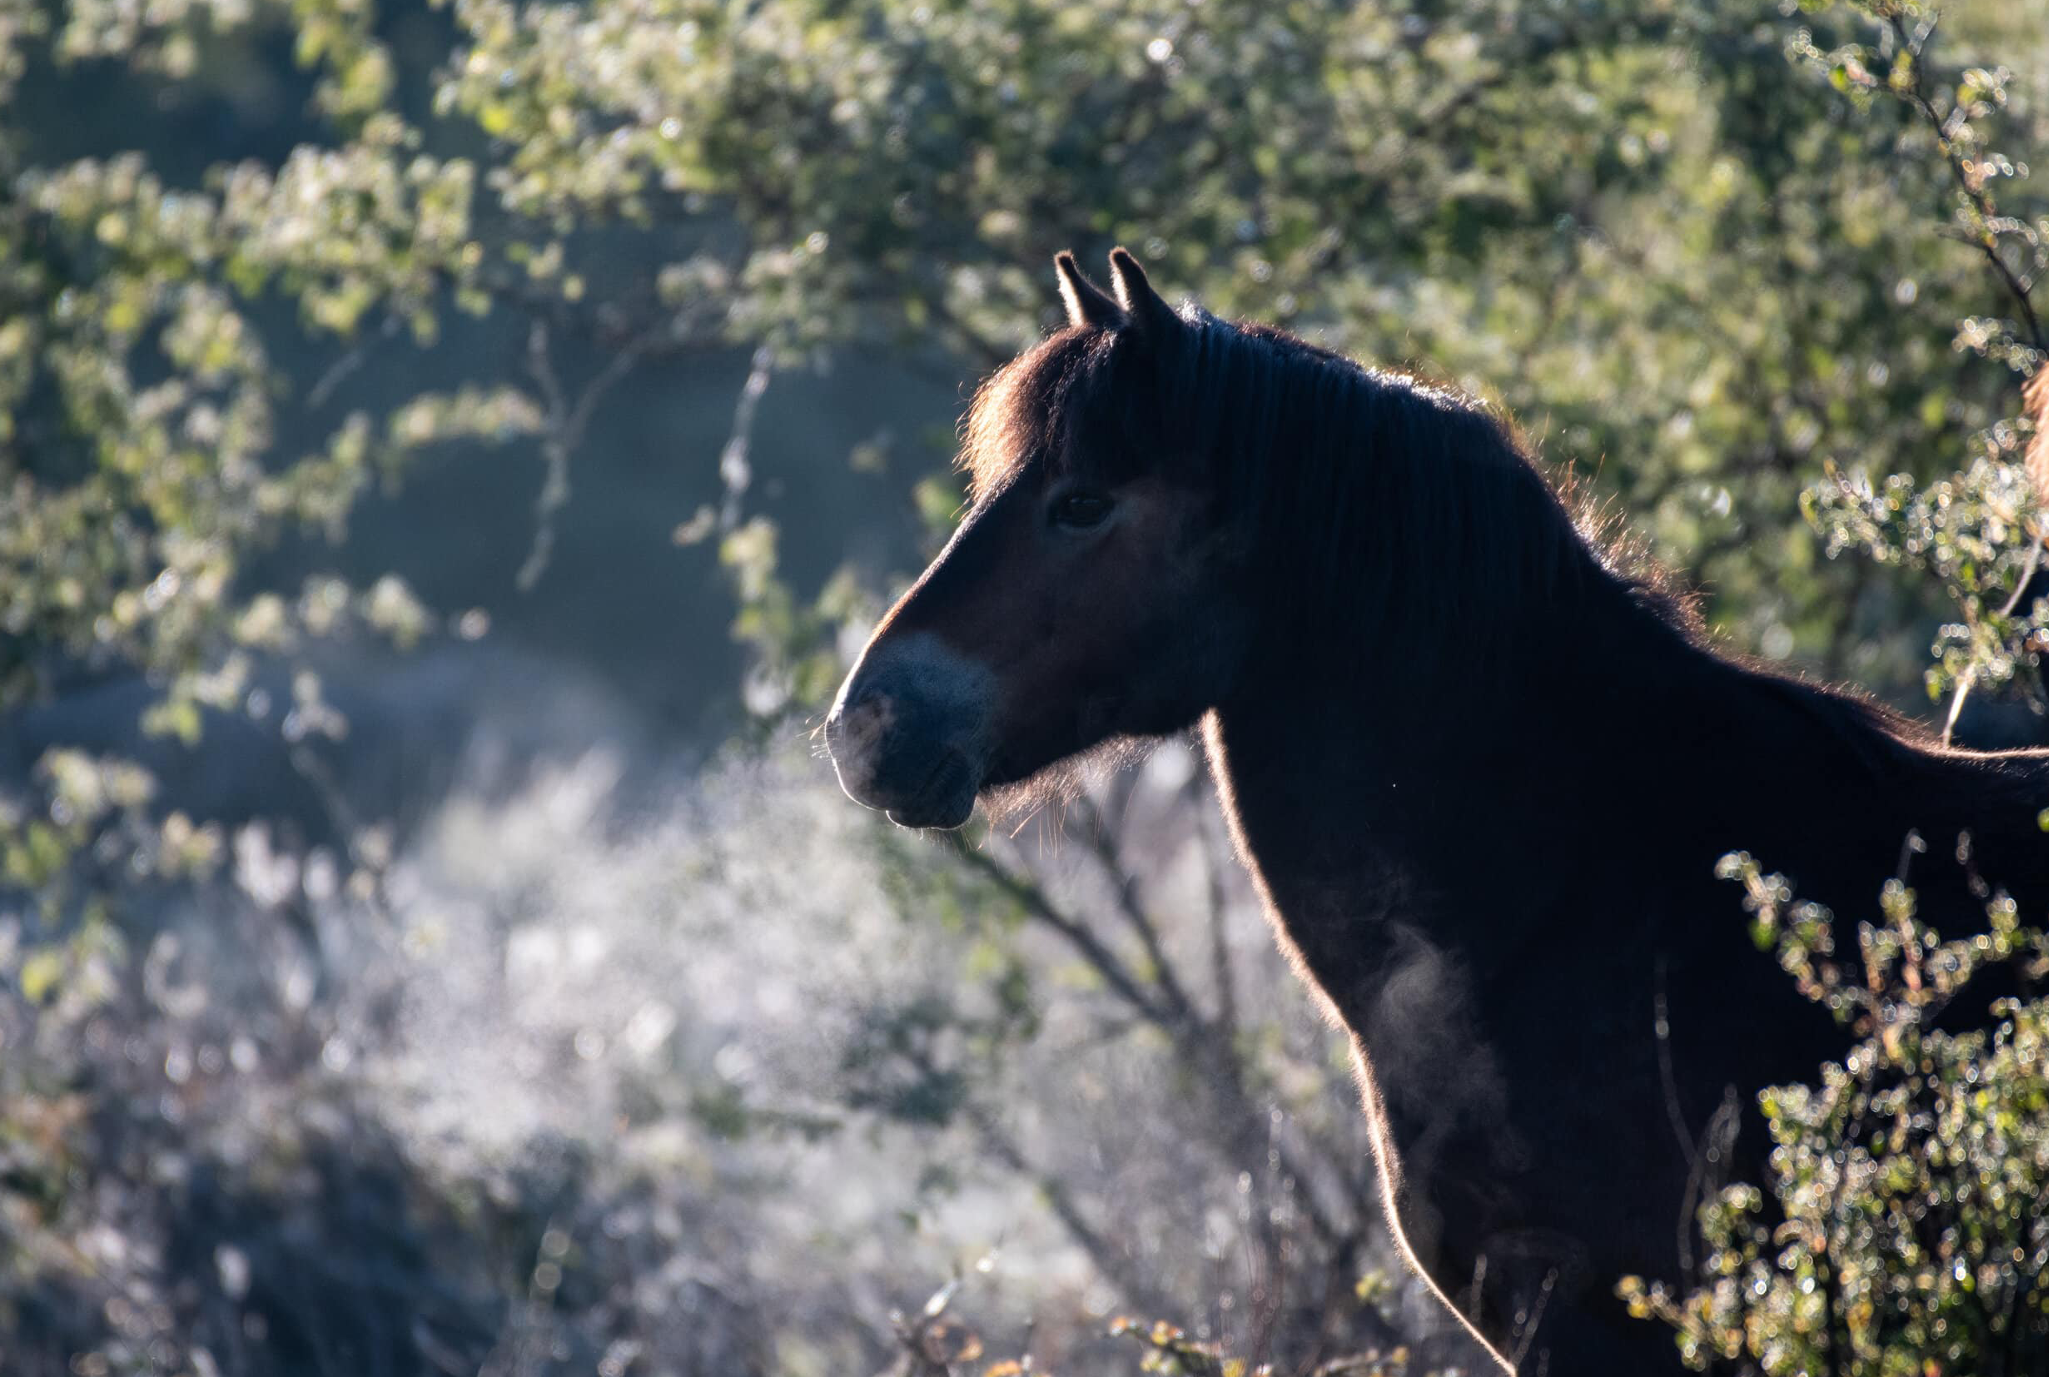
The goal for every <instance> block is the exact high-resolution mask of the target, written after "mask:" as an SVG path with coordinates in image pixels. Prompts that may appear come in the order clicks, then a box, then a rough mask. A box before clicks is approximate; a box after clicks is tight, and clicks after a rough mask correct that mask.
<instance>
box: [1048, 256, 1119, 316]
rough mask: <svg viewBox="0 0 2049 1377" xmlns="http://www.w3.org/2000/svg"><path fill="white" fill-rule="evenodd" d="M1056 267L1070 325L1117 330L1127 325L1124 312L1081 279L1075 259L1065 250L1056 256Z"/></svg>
mask: <svg viewBox="0 0 2049 1377" xmlns="http://www.w3.org/2000/svg"><path fill="white" fill-rule="evenodd" d="M1053 267H1054V268H1055V269H1056V270H1057V271H1058V272H1059V274H1060V299H1061V300H1062V301H1064V302H1066V303H1067V323H1068V324H1069V325H1095V326H1100V327H1102V328H1103V329H1105V330H1114V329H1116V328H1117V327H1118V326H1120V325H1122V324H1123V323H1124V312H1122V311H1120V310H1118V309H1117V303H1116V302H1114V301H1112V300H1111V299H1110V298H1109V296H1108V295H1106V294H1105V293H1104V291H1103V289H1102V288H1101V287H1098V286H1097V285H1096V284H1095V283H1093V282H1091V281H1089V280H1088V279H1087V278H1086V277H1083V276H1082V275H1081V268H1080V266H1079V265H1077V264H1076V263H1075V261H1074V255H1073V254H1071V253H1069V252H1067V251H1066V250H1065V249H1063V250H1061V251H1060V252H1059V253H1056V254H1054V255H1053Z"/></svg>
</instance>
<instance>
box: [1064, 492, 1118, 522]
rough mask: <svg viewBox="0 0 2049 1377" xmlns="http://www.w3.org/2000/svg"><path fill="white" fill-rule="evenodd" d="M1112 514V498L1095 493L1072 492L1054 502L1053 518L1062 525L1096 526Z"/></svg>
mask: <svg viewBox="0 0 2049 1377" xmlns="http://www.w3.org/2000/svg"><path fill="white" fill-rule="evenodd" d="M1109 514H1110V499H1109V498H1107V497H1098V496H1096V495H1095V494H1094V493H1086V492H1078V493H1070V494H1068V495H1067V496H1066V497H1063V498H1061V499H1060V500H1059V501H1058V502H1055V503H1054V504H1053V520H1054V521H1056V522H1058V523H1059V524H1060V525H1062V526H1094V525H1097V524H1098V523H1100V522H1101V521H1102V519H1103V518H1104V517H1106V516H1108V515H1109Z"/></svg>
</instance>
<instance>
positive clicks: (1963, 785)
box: [1205, 580, 2049, 1013]
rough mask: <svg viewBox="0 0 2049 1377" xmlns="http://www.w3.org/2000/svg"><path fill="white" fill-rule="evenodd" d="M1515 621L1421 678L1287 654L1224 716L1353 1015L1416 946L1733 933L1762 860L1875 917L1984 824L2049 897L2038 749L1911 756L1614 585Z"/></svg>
mask: <svg viewBox="0 0 2049 1377" xmlns="http://www.w3.org/2000/svg"><path fill="white" fill-rule="evenodd" d="M1492 626H1493V627H1494V628H1505V627H1514V628H1516V633H1515V636H1514V640H1513V641H1512V642H1504V641H1503V640H1502V639H1501V636H1500V635H1496V636H1494V638H1493V639H1492V640H1490V641H1489V642H1488V643H1487V649H1488V652H1489V653H1488V656H1487V657H1486V658H1485V659H1484V660H1483V659H1481V658H1480V657H1478V656H1477V655H1476V656H1475V658H1474V659H1473V661H1472V663H1470V664H1467V665H1460V664H1458V663H1456V662H1449V661H1448V662H1446V663H1444V664H1441V665H1438V666H1436V667H1435V670H1434V672H1432V673H1430V674H1428V675H1426V676H1424V677H1423V678H1422V680H1421V681H1420V682H1416V683H1404V682H1402V681H1401V680H1400V678H1399V676H1398V675H1396V674H1392V673H1389V672H1387V671H1383V672H1382V673H1380V674H1378V675H1364V676H1362V675H1358V674H1340V673H1336V672H1333V666H1334V665H1337V664H1340V663H1344V662H1345V661H1346V659H1347V658H1349V661H1350V662H1351V663H1353V664H1365V663H1369V661H1368V660H1367V659H1366V657H1365V655H1364V653H1363V652H1364V651H1365V649H1366V647H1365V646H1363V645H1355V646H1352V647H1350V648H1349V655H1348V656H1347V655H1345V654H1339V655H1336V656H1334V654H1333V651H1332V648H1331V646H1330V645H1329V644H1328V643H1323V644H1320V645H1318V646H1316V647H1308V646H1304V647H1302V648H1301V649H1300V650H1299V651H1298V652H1297V653H1294V654H1290V653H1288V652H1287V651H1286V650H1284V649H1282V648H1279V647H1269V648H1268V650H1267V653H1265V654H1262V655H1261V656H1260V657H1258V659H1257V661H1256V663H1257V665H1258V668H1257V671H1256V672H1255V673H1253V674H1251V675H1250V676H1248V678H1247V680H1246V682H1244V683H1243V684H1241V685H1240V687H1239V689H1238V691H1237V692H1236V693H1235V694H1233V695H1232V697H1231V698H1230V699H1229V700H1227V701H1226V702H1224V703H1223V704H1220V705H1219V706H1218V707H1217V709H1216V710H1215V711H1213V712H1212V713H1211V714H1210V716H1209V718H1208V719H1207V721H1206V724H1205V731H1206V736H1207V740H1208V745H1209V749H1210V757H1211V762H1212V766H1213V769H1214V771H1215V774H1216V776H1217V779H1218V784H1219V789H1220V793H1221V794H1222V796H1223V799H1224V802H1225V809H1226V813H1227V815H1228V816H1229V817H1230V819H1231V823H1232V827H1233V831H1234V835H1235V837H1236V839H1237V841H1238V845H1239V849H1240V852H1241V854H1242V855H1243V857H1244V858H1245V860H1246V861H1247V863H1248V866H1249V868H1250V869H1251V870H1252V872H1253V874H1254V877H1255V880H1256V881H1257V883H1258V884H1259V886H1260V888H1261V891H1262V896H1263V898H1264V899H1265V900H1266V902H1267V905H1268V908H1269V911H1270V912H1271V913H1272V915H1273V916H1274V918H1275V920H1276V922H1277V923H1278V924H1279V925H1280V927H1281V928H1282V931H1283V934H1284V936H1285V937H1286V938H1287V939H1288V940H1289V941H1290V942H1291V943H1292V945H1293V946H1294V948H1295V949H1296V951H1297V953H1298V956H1299V959H1300V960H1301V961H1302V962H1303V963H1304V964H1305V965H1306V966H1307V967H1308V968H1309V969H1310V971H1311V973H1312V974H1314V975H1315V977H1316V979H1317V981H1318V983H1319V984H1320V985H1321V986H1322V987H1323V989H1324V990H1325V991H1326V992H1327V993H1328V994H1329V995H1330V997H1331V998H1332V999H1333V1000H1334V1001H1335V1002H1336V1003H1337V1004H1338V1006H1339V1010H1340V1012H1341V1013H1344V1012H1345V1011H1346V1010H1345V1006H1346V1005H1347V1003H1348V1000H1349V998H1350V997H1352V995H1353V994H1354V993H1355V994H1356V996H1357V997H1359V998H1370V997H1371V995H1372V992H1373V991H1374V990H1375V989H1376V988H1377V986H1376V981H1375V974H1376V972H1377V971H1380V970H1381V969H1383V966H1384V963H1385V962H1387V961H1389V960H1392V959H1396V958H1395V954H1396V953H1398V952H1399V951H1401V950H1402V949H1403V948H1404V946H1405V945H1407V938H1408V937H1410V936H1420V937H1423V938H1425V939H1427V940H1428V941H1430V942H1432V943H1435V944H1439V945H1442V946H1448V947H1451V948H1453V949H1457V950H1461V951H1463V952H1464V953H1465V954H1466V955H1467V956H1468V957H1472V956H1473V955H1474V953H1477V952H1480V951H1484V950H1485V949H1487V948H1489V947H1490V946H1491V947H1492V948H1494V949H1495V950H1497V951H1498V950H1500V949H1502V948H1503V947H1504V946H1506V947H1509V948H1512V947H1513V946H1514V944H1515V943H1514V941H1513V940H1510V941H1507V942H1505V943H1504V941H1503V940H1502V939H1504V938H1513V937H1514V935H1515V934H1516V933H1517V932H1518V931H1521V932H1527V931H1528V930H1529V929H1530V928H1531V927H1532V926H1533V925H1540V924H1543V923H1545V922H1546V921H1547V920H1552V921H1557V920H1561V919H1562V918H1563V917H1564V916H1565V915H1566V914H1567V911H1568V910H1569V911H1570V914H1571V916H1572V921H1578V922H1586V923H1596V924H1605V925H1608V926H1610V927H1611V929H1613V930H1614V933H1615V935H1617V936H1618V937H1619V936H1621V935H1622V933H1623V930H1624V929H1630V930H1633V931H1638V932H1642V931H1645V930H1646V927H1645V925H1650V926H1653V927H1656V926H1659V925H1663V928H1664V929H1671V928H1673V927H1674V926H1675V925H1681V926H1683V924H1684V923H1685V922H1686V921H1688V920H1692V919H1706V920H1709V921H1712V920H1715V919H1721V920H1724V921H1726V920H1731V919H1734V918H1735V917H1736V916H1737V915H1738V914H1739V913H1740V909H1739V908H1738V906H1737V902H1736V900H1737V896H1736V894H1735V892H1734V890H1733V889H1732V888H1731V887H1729V886H1728V885H1726V884H1722V883H1719V882H1717V881H1715V880H1714V879H1713V869H1714V862H1715V859H1716V858H1717V857H1718V856H1720V855H1721V854H1723V853H1725V852H1728V851H1733V850H1737V849H1748V850H1750V851H1751V852H1753V853H1754V854H1756V855H1757V856H1758V857H1759V858H1760V859H1761V860H1762V861H1764V862H1765V863H1766V864H1767V865H1770V866H1774V867H1779V868H1783V869H1785V870H1787V871H1788V872H1789V873H1791V874H1793V875H1794V877H1795V879H1796V881H1797V882H1798V883H1799V885H1800V889H1801V893H1802V895H1803V897H1811V898H1816V899H1819V900H1821V901H1823V902H1826V903H1829V904H1831V905H1832V906H1834V907H1836V908H1837V911H1838V912H1839V913H1844V914H1846V915H1854V916H1858V917H1864V916H1868V915H1869V914H1870V913H1871V912H1872V911H1873V909H1874V902H1873V901H1875V899H1876V896H1877V892H1878V888H1879V886H1880V885H1881V883H1882V882H1883V880H1884V879H1885V877H1886V876H1888V875H1889V874H1891V873H1893V871H1894V869H1895V867H1896V865H1897V864H1898V858H1899V856H1900V848H1901V845H1902V842H1903V840H1904V839H1905V836H1906V833H1907V831H1908V830H1909V829H1910V828H1918V829H1920V830H1921V831H1922V833H1923V835H1924V836H1926V837H1927V838H1928V840H1929V842H1930V852H1929V854H1928V856H1927V858H1926V859H1924V860H1922V861H1920V862H1918V864H1920V865H1922V866H1923V867H1924V870H1925V869H1926V868H1927V867H1941V866H1945V865H1952V864H1953V863H1952V861H1951V859H1950V857H1949V855H1948V853H1949V852H1951V851H1953V849H1954V836H1955V829H1957V828H1960V827H1971V828H1973V829H1974V830H1976V831H1977V832H1978V833H1979V837H1980V849H1981V851H1983V850H1986V849H1988V848H1989V850H1990V851H1991V852H1993V853H1996V856H1997V861H1998V864H1999V865H2000V866H2001V867H2002V868H2001V869H2000V870H1998V871H1997V872H1996V873H1992V872H1990V871H1989V870H1988V874H1989V875H1990V878H1992V879H1993V880H1994V881H1995V882H1997V883H2000V884H2003V885H2006V886H2008V887H2010V888H2012V889H2013V890H2014V891H2015V892H2016V893H2017V894H2021V895H2023V896H2026V895H2028V894H2033V895H2036V896H2038V897H2039V898H2041V899H2043V900H2045V901H2049V846H2045V845H2044V844H2042V842H2041V839H2040V836H2039V834H2038V833H2037V834H2033V835H2032V837H2030V836H2027V835H2025V834H2027V833H2029V831H2030V830H2031V829H2032V828H2033V827H2034V817H2035V812H2034V810H2035V809H2036V808H2038V807H2040V806H2041V805H2042V804H2043V803H2045V802H2049V764H2045V762H2044V760H2043V759H2042V758H2041V757H2040V756H2038V755H2034V754H2026V755H2021V756H2014V757H2007V758H1998V757H1987V756H1978V755H1972V754H1969V753H1962V752H1957V753H1944V752H1937V751H1931V750H1928V749H1924V748H1922V747H1918V746H1915V745H1912V744H1910V743H1908V742H1907V741H1904V740H1902V739H1900V738H1899V737H1898V736H1896V735H1894V734H1893V733H1891V732H1890V731H1888V730H1887V729H1886V728H1885V727H1884V726H1883V725H1882V724H1881V723H1880V722H1879V721H1878V720H1877V719H1876V718H1875V717H1874V716H1872V715H1871V714H1869V713H1867V712H1865V711H1863V710H1861V709H1859V708H1857V706H1856V705H1855V704H1854V703H1853V702H1851V701H1850V700H1848V699H1845V698H1842V697H1840V696H1838V695H1833V694H1830V693H1827V692H1825V691H1822V690H1818V689H1814V688H1812V687H1809V686H1806V685H1801V684H1797V683H1793V682H1791V681H1788V680H1785V679H1781V678H1776V677H1774V676H1771V675H1767V674H1762V673H1758V672H1756V671H1753V670H1750V669H1747V668H1745V667H1743V666H1741V665H1737V664H1733V663H1730V662H1728V661H1725V660H1722V659H1720V658H1718V657H1716V656H1714V655H1713V654H1711V653H1710V652H1708V651H1706V650H1705V649H1703V648H1701V647H1699V646H1697V645H1696V644H1694V643H1693V642H1692V640H1691V639H1690V638H1689V637H1688V636H1686V635H1684V634H1682V633H1681V632H1680V631H1679V630H1678V629H1676V628H1675V627H1673V626H1672V625H1671V624H1670V623H1669V622H1668V621H1667V620H1666V619H1665V618H1664V617H1663V616H1662V615H1660V614H1659V613H1658V612H1657V611H1656V610H1654V609H1653V608H1651V607H1648V606H1645V605H1643V603H1642V602H1641V601H1640V600H1638V599H1637V598H1636V597H1635V596H1634V595H1633V594H1632V593H1631V591H1630V590H1629V589H1627V588H1626V587H1624V586H1622V585H1621V584H1619V583H1618V582H1615V581H1613V580H1601V581H1596V582H1593V583H1590V584H1587V585H1584V586H1581V587H1580V588H1578V589H1577V591H1575V592H1573V593H1571V594H1568V595H1564V596H1562V597H1560V598H1559V599H1558V600H1556V601H1554V602H1553V603H1552V604H1550V605H1549V606H1545V607H1537V608H1528V609H1522V610H1521V611H1519V612H1517V613H1516V614H1515V615H1512V616H1505V617H1503V618H1500V619H1498V620H1497V621H1495V622H1494V623H1492ZM1504 634H1505V633H1504ZM1443 639H1445V640H1447V641H1451V640H1453V639H1455V638H1452V637H1445V638H1443ZM1467 639H1468V640H1469V641H1477V640H1478V639H1479V638H1477V637H1469V638H1467ZM1340 649H1341V650H1342V648H1340ZM1504 664H1506V665H1508V666H1510V667H1512V669H1513V672H1512V673H1507V674H1504V673H1503V671H1502V666H1503V665H1504ZM1375 685H1381V687H1375ZM2038 872H2039V873H2038ZM1918 878H1919V876H1918V875H1917V880H1918ZM1957 892H1958V894H1959V895H1961V894H1962V893H1963V890H1962V888H1961V886H1958V887H1957ZM1951 911H1952V912H1954V910H1951ZM1665 935H1666V934H1665V932H1664V931H1662V930H1661V931H1659V932H1652V933H1651V934H1650V936H1649V938H1647V940H1653V941H1662V940H1663V939H1664V936H1665ZM1376 938H1378V939H1380V940H1376Z"/></svg>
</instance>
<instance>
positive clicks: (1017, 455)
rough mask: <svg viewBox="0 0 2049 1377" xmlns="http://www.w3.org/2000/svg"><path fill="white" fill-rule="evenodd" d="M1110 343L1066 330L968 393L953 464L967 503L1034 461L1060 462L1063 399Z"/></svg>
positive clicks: (1103, 334) (1093, 330)
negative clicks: (965, 489)
mask: <svg viewBox="0 0 2049 1377" xmlns="http://www.w3.org/2000/svg"><path fill="white" fill-rule="evenodd" d="M1113 341H1114V335H1113V333H1112V332H1111V331H1109V330H1106V329H1102V328H1099V327H1096V326H1080V327H1069V328H1067V329H1064V330H1061V331H1060V332H1059V333H1057V334H1054V335H1050V336H1048V337H1047V338H1046V339H1044V340H1041V341H1040V342H1039V343H1038V344H1036V345H1034V346H1032V347H1031V348H1030V349H1027V350H1026V351H1025V352H1024V353H1022V354H1020V355H1018V356H1017V357H1016V358H1014V359H1012V360H1011V361H1010V362H1009V363H1006V364H1004V365H1003V366H1002V367H1001V368H999V369H997V370H996V371H995V372H994V373H992V374H990V375H989V378H988V379H987V380H986V381H985V382H984V383H983V384H982V385H981V386H980V387H979V388H977V389H976V391H975V397H974V400H973V401H972V402H971V403H970V404H969V406H968V412H967V416H966V417H965V418H964V419H963V420H962V422H961V437H960V438H961V443H960V452H959V455H958V457H957V458H956V460H955V467H957V468H958V469H960V471H961V472H963V473H965V474H966V475H967V479H968V501H969V502H970V503H974V502H979V501H981V500H982V499H983V498H985V497H988V496H989V495H991V494H992V493H995V492H997V491H998V490H1000V489H1001V488H1003V487H1005V486H1006V485H1008V484H1009V483H1010V482H1012V481H1013V480H1014V479H1015V478H1016V477H1017V475H1018V473H1019V472H1020V471H1021V470H1023V469H1024V468H1025V467H1026V466H1028V465H1029V464H1031V463H1033V462H1034V461H1040V462H1045V463H1049V464H1054V465H1058V464H1061V463H1062V462H1064V461H1065V460H1066V459H1067V458H1068V453H1067V451H1068V448H1069V447H1068V445H1067V444H1066V443H1064V441H1065V440H1066V439H1067V438H1068V437H1067V436H1066V435H1065V434H1064V433H1063V432H1064V428H1065V426H1066V423H1067V420H1068V410H1069V408H1068V397H1069V394H1070V393H1071V392H1072V391H1073V389H1074V385H1075V381H1076V379H1077V377H1078V376H1080V375H1081V374H1082V373H1084V372H1085V371H1087V370H1088V369H1089V368H1090V367H1091V366H1093V365H1094V364H1096V363H1098V362H1100V360H1101V359H1102V358H1103V357H1105V356H1106V355H1107V353H1108V351H1109V348H1110V346H1111V344H1112V343H1113Z"/></svg>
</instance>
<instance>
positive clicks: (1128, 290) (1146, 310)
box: [1110, 248, 1181, 335]
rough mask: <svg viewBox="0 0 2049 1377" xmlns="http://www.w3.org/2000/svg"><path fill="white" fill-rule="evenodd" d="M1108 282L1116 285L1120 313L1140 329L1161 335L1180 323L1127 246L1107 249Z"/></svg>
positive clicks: (1177, 326) (1179, 319)
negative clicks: (1108, 259) (1147, 279)
mask: <svg viewBox="0 0 2049 1377" xmlns="http://www.w3.org/2000/svg"><path fill="white" fill-rule="evenodd" d="M1110 283H1111V285H1112V286H1114V287H1115V288H1116V289H1117V302H1118V304H1119V305H1121V306H1122V307H1123V308H1124V314H1126V315H1128V316H1130V317H1131V322H1132V324H1134V325H1136V326H1138V327H1139V329H1140V330H1142V331H1144V332H1145V333H1147V334H1155V335H1163V334H1165V333H1167V332H1168V331H1170V330H1174V329H1178V328H1179V327H1180V325H1181V317H1180V316H1178V315H1176V314H1175V313H1174V308H1173V307H1172V306H1169V305H1168V304H1167V303H1166V301H1165V300H1164V299H1163V298H1162V297H1161V296H1160V294H1159V293H1158V292H1156V291H1154V290H1153V284H1152V283H1150V282H1148V281H1146V276H1145V269H1144V268H1141V267H1139V266H1138V260H1137V259H1136V258H1133V257H1132V256H1131V250H1129V249H1125V248H1115V249H1112V250H1110Z"/></svg>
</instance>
